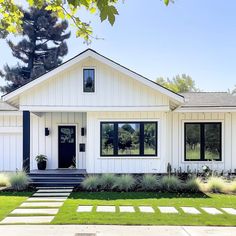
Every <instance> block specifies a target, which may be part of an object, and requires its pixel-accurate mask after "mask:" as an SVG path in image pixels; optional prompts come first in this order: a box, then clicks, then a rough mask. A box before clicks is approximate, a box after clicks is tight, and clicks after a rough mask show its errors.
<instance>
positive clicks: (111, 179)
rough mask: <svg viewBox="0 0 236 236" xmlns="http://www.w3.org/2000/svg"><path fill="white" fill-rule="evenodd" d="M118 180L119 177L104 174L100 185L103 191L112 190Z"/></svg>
mask: <svg viewBox="0 0 236 236" xmlns="http://www.w3.org/2000/svg"><path fill="white" fill-rule="evenodd" d="M116 178H117V176H115V175H114V174H110V173H107V174H102V176H101V177H100V180H99V185H100V187H101V189H103V190H111V189H112V187H113V185H114V184H115V182H116Z"/></svg>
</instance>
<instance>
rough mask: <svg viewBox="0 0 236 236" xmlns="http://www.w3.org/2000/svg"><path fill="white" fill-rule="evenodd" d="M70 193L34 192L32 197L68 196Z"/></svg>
mask: <svg viewBox="0 0 236 236" xmlns="http://www.w3.org/2000/svg"><path fill="white" fill-rule="evenodd" d="M69 195H70V193H35V194H33V197H68V196H69Z"/></svg>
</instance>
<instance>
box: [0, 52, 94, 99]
mask: <svg viewBox="0 0 236 236" xmlns="http://www.w3.org/2000/svg"><path fill="white" fill-rule="evenodd" d="M90 54H91V53H90V51H85V52H84V53H82V54H80V55H79V56H77V57H75V58H73V59H72V60H69V61H67V62H65V63H64V64H62V65H60V66H59V67H57V68H55V69H54V70H52V71H50V72H48V73H46V74H45V75H42V76H40V77H39V78H37V79H35V80H32V81H31V82H29V83H27V84H26V85H24V86H22V87H20V88H18V89H16V90H15V91H13V92H11V93H9V94H6V95H3V96H2V100H3V101H7V100H10V99H12V98H14V97H16V96H18V95H19V94H21V93H23V92H25V91H26V90H28V89H30V88H32V87H34V86H36V85H38V84H40V83H42V82H44V81H45V80H47V79H49V78H51V77H53V76H55V75H57V74H59V73H61V72H63V71H64V70H66V69H67V68H69V67H71V66H73V65H74V64H76V63H78V62H80V61H82V60H84V59H85V58H87V57H89V56H90Z"/></svg>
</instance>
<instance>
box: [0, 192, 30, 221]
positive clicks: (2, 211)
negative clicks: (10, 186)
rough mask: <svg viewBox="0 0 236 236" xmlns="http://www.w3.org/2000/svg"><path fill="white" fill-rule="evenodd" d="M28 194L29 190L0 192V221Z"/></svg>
mask: <svg viewBox="0 0 236 236" xmlns="http://www.w3.org/2000/svg"><path fill="white" fill-rule="evenodd" d="M30 195H32V193H30V192H0V221H1V220H2V219H3V218H5V217H6V216H7V215H8V214H9V213H10V212H11V211H12V210H14V209H15V208H16V207H18V206H19V205H20V204H21V203H22V202H24V201H25V200H26V199H27V198H28V196H30Z"/></svg>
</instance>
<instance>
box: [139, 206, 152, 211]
mask: <svg viewBox="0 0 236 236" xmlns="http://www.w3.org/2000/svg"><path fill="white" fill-rule="evenodd" d="M139 210H140V211H141V212H143V213H154V209H153V208H152V207H151V206H140V207H139Z"/></svg>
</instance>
